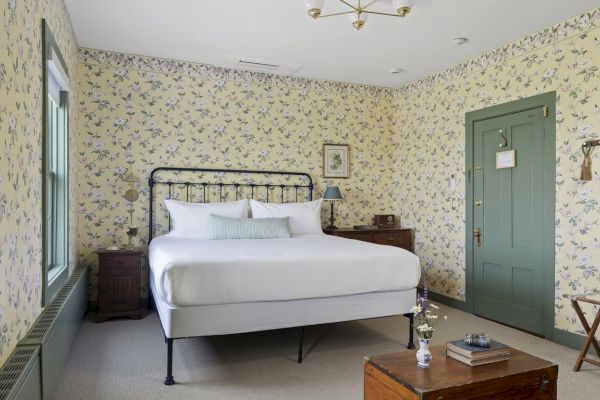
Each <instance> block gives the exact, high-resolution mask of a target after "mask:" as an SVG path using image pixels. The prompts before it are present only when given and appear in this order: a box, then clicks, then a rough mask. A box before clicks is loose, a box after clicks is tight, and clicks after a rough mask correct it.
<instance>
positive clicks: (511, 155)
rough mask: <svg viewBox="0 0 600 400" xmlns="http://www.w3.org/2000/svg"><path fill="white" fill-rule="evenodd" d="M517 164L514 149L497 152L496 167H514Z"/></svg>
mask: <svg viewBox="0 0 600 400" xmlns="http://www.w3.org/2000/svg"><path fill="white" fill-rule="evenodd" d="M516 165H517V163H516V156H515V151H514V150H509V151H501V152H499V153H496V169H501V168H513V167H514V166H516Z"/></svg>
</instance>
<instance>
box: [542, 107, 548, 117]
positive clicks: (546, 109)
mask: <svg viewBox="0 0 600 400" xmlns="http://www.w3.org/2000/svg"><path fill="white" fill-rule="evenodd" d="M542 112H543V113H544V117H548V115H549V114H550V110H549V109H548V106H544V107H542Z"/></svg>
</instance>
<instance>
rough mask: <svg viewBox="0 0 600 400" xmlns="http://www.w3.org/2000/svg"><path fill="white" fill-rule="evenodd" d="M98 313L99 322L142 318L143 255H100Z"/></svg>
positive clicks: (111, 252) (124, 252)
mask: <svg viewBox="0 0 600 400" xmlns="http://www.w3.org/2000/svg"><path fill="white" fill-rule="evenodd" d="M98 257H99V259H100V263H99V266H98V311H97V312H96V322H103V321H106V320H107V319H109V318H114V317H130V318H141V317H142V316H143V314H142V308H141V304H140V274H141V267H142V251H141V250H139V249H133V250H101V251H98Z"/></svg>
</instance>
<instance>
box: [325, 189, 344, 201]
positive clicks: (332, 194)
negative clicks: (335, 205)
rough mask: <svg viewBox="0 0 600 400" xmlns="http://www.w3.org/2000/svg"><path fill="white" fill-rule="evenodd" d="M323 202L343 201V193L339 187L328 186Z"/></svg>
mask: <svg viewBox="0 0 600 400" xmlns="http://www.w3.org/2000/svg"><path fill="white" fill-rule="evenodd" d="M323 200H342V192H340V188H339V187H337V186H327V188H326V189H325V193H323Z"/></svg>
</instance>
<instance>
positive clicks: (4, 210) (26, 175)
mask: <svg viewBox="0 0 600 400" xmlns="http://www.w3.org/2000/svg"><path fill="white" fill-rule="evenodd" d="M0 8H1V9H2V10H3V13H2V15H0V20H1V24H0V187H1V188H2V190H1V191H0V365H1V364H2V363H3V362H4V361H5V360H6V358H7V357H8V356H9V354H10V353H11V351H12V350H13V348H14V347H15V345H16V343H17V341H18V340H19V339H20V338H21V337H22V336H24V334H25V333H26V332H27V330H28V328H29V327H30V326H31V324H32V323H33V322H34V321H35V319H36V318H37V317H38V315H39V313H40V311H41V302H42V299H41V295H42V232H41V228H42V202H41V182H42V180H41V179H42V176H41V170H42V162H41V156H42V100H43V99H42V28H41V27H42V18H46V19H47V21H48V24H49V25H50V29H51V30H52V32H53V34H54V36H55V38H56V40H57V42H58V45H59V47H60V48H61V51H62V54H63V56H64V58H65V61H66V63H67V68H68V70H69V73H70V77H71V89H72V91H71V95H70V96H71V97H70V99H71V104H72V107H71V112H70V114H69V118H70V121H69V123H70V132H71V134H70V148H71V164H70V165H71V170H70V176H71V181H72V182H77V162H76V158H75V157H74V156H76V154H77V137H76V135H75V132H76V130H77V113H76V112H75V110H76V108H75V107H74V106H73V105H76V104H77V92H78V91H77V78H76V73H77V42H76V40H75V35H74V34H73V30H72V27H71V21H70V18H69V15H68V13H67V10H66V7H65V5H64V3H63V1H62V0H0ZM71 189H72V190H71V194H70V201H71V204H76V201H77V191H76V189H77V185H76V184H73V185H72V186H71ZM69 221H70V227H69V236H70V264H71V267H73V265H74V262H75V260H76V255H77V240H78V234H77V215H76V214H75V213H72V214H71V215H70V220H69Z"/></svg>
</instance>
